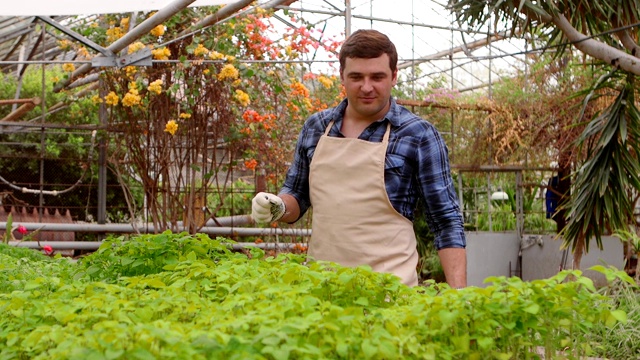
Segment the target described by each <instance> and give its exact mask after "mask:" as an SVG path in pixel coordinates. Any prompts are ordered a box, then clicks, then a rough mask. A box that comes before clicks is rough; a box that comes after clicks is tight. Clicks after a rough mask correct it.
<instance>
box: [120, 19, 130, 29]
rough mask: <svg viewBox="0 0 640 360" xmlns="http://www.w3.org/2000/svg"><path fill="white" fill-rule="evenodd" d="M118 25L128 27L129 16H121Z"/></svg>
mask: <svg viewBox="0 0 640 360" xmlns="http://www.w3.org/2000/svg"><path fill="white" fill-rule="evenodd" d="M120 27H121V28H123V29H128V28H129V18H128V17H126V18H122V20H120Z"/></svg>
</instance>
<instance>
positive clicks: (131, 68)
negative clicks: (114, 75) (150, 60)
mask: <svg viewBox="0 0 640 360" xmlns="http://www.w3.org/2000/svg"><path fill="white" fill-rule="evenodd" d="M124 72H125V73H126V74H127V76H128V77H133V75H135V73H136V72H138V69H137V68H136V67H135V66H125V68H124Z"/></svg>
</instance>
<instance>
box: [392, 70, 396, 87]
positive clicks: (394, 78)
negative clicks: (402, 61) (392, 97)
mask: <svg viewBox="0 0 640 360" xmlns="http://www.w3.org/2000/svg"><path fill="white" fill-rule="evenodd" d="M391 81H392V82H393V86H396V83H397V82H398V69H396V70H395V71H394V72H393V74H392V77H391Z"/></svg>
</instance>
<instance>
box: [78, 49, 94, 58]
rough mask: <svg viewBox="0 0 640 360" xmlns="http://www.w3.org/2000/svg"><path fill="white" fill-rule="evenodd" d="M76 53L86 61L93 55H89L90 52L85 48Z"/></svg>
mask: <svg viewBox="0 0 640 360" xmlns="http://www.w3.org/2000/svg"><path fill="white" fill-rule="evenodd" d="M76 53H77V54H78V56H80V57H83V58H85V59H89V58H91V55H90V54H89V51H88V50H87V48H86V47H84V46H83V47H81V48H80V49H78V51H77V52H76Z"/></svg>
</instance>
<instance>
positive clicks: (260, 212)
mask: <svg viewBox="0 0 640 360" xmlns="http://www.w3.org/2000/svg"><path fill="white" fill-rule="evenodd" d="M284 211H285V207H284V201H282V199H281V198H280V197H278V196H276V195H273V194H269V193H265V192H259V193H258V194H257V195H256V196H255V197H254V198H253V200H252V201H251V217H252V218H253V221H255V222H257V223H266V222H273V221H277V220H279V219H280V218H281V217H282V215H284Z"/></svg>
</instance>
